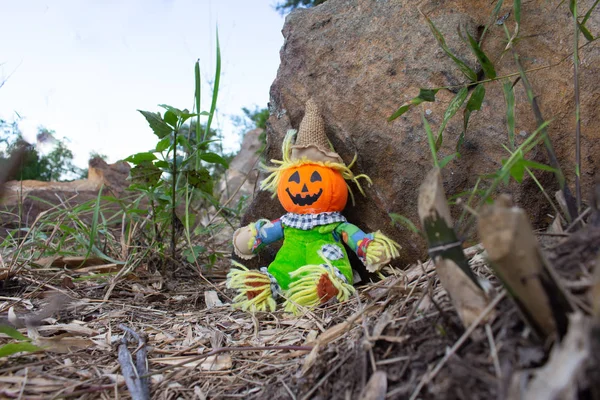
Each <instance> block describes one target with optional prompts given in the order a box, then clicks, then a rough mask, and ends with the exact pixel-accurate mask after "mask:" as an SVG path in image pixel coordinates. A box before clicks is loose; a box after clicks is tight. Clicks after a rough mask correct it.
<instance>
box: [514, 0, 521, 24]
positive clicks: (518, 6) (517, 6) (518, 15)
mask: <svg viewBox="0 0 600 400" xmlns="http://www.w3.org/2000/svg"><path fill="white" fill-rule="evenodd" d="M513 13H514V14H515V22H516V23H517V25H521V0H514V1H513ZM517 29H518V28H517Z"/></svg>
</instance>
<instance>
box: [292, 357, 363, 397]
mask: <svg viewBox="0 0 600 400" xmlns="http://www.w3.org/2000/svg"><path fill="white" fill-rule="evenodd" d="M351 355H352V353H350V354H348V355H347V356H346V357H344V359H343V360H342V361H340V363H339V364H338V365H336V366H335V367H333V368H332V369H331V370H330V371H329V372H328V373H327V374H325V376H324V377H323V378H321V379H320V380H319V382H317V384H316V385H315V386H314V387H313V388H312V389H311V390H309V391H308V393H306V394H305V395H304V396H302V399H301V400H308V399H310V398H311V396H312V394H313V393H314V392H316V391H317V389H318V388H319V387H321V385H322V384H323V383H325V381H326V380H327V378H329V377H330V376H331V374H333V373H334V372H335V371H337V370H338V369H340V367H341V366H342V365H344V364H346V361H348V359H349V358H350V356H351Z"/></svg>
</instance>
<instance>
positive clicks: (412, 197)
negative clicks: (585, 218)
mask: <svg viewBox="0 0 600 400" xmlns="http://www.w3.org/2000/svg"><path fill="white" fill-rule="evenodd" d="M578 3H579V5H580V9H581V10H584V12H585V11H587V9H589V7H590V6H591V3H592V1H580V2H578ZM494 5H495V3H492V2H482V1H474V0H470V1H469V0H457V1H429V2H425V3H421V5H420V8H421V10H422V11H423V12H424V13H426V14H427V15H429V16H430V18H431V19H432V20H433V21H434V23H435V24H436V26H437V27H438V29H439V30H440V31H441V32H442V33H443V34H444V36H445V38H446V41H447V43H448V45H449V47H450V48H451V49H452V51H453V52H454V53H455V54H457V55H458V57H459V58H461V59H463V60H464V61H466V62H467V63H468V64H469V65H471V66H472V67H474V68H478V67H477V63H476V62H475V59H474V58H473V55H472V54H471V52H470V50H469V48H468V47H467V46H466V45H465V44H464V42H463V41H462V40H461V39H460V38H459V36H458V33H457V30H458V28H459V27H462V29H463V31H464V30H467V31H469V32H470V33H471V34H473V35H475V36H476V37H478V36H479V35H480V32H481V31H482V27H483V26H484V25H486V24H487V23H488V22H489V18H490V15H491V13H492V8H493V7H494ZM511 7H512V4H508V5H507V6H506V7H504V8H503V9H502V10H501V11H500V14H499V15H501V16H502V15H505V14H506V13H507V12H509V11H510V10H511ZM508 21H509V22H508V24H509V28H510V30H511V31H512V29H513V25H514V22H512V21H513V19H512V17H511V18H510V19H509V20H508ZM521 25H522V26H521V28H520V32H521V33H520V36H521V37H522V39H521V40H520V41H519V42H518V43H517V45H516V50H517V52H518V53H519V54H520V55H521V60H522V62H523V64H524V65H525V68H527V69H534V68H539V67H544V66H548V65H553V64H557V63H558V64H557V65H554V66H552V67H550V68H545V69H538V70H536V71H535V72H530V73H529V74H528V76H529V77H530V80H531V82H532V85H533V89H534V91H535V94H536V95H537V96H538V101H539V102H540V105H541V108H542V113H543V115H544V117H545V118H546V119H552V123H551V125H550V136H551V138H552V141H553V144H554V146H555V149H556V153H557V155H558V158H559V161H560V162H561V165H562V166H563V168H564V170H565V174H566V175H567V178H568V181H569V183H570V184H571V185H572V183H573V179H574V174H575V173H574V172H575V171H574V154H575V121H574V120H575V117H574V116H575V112H574V95H573V65H572V59H571V58H570V57H569V54H570V53H571V52H572V48H573V45H572V38H573V23H572V21H571V17H570V14H569V10H568V4H567V3H563V4H561V5H560V7H558V8H557V7H556V4H554V3H553V4H550V3H547V2H543V1H530V2H524V3H523V10H522V24H521ZM587 25H588V27H589V28H590V29H591V31H592V32H594V34H598V33H600V13H598V12H594V13H592V16H591V18H590V20H589V21H588V23H587ZM283 35H284V37H285V43H284V45H283V47H282V49H281V65H280V68H279V71H278V74H277V78H276V80H275V82H274V83H273V85H272V87H271V92H270V96H271V100H270V109H271V114H272V115H271V117H270V119H269V124H268V130H267V135H268V150H267V155H266V158H267V159H272V158H277V159H280V157H281V154H280V151H281V150H280V148H281V141H282V138H283V136H284V134H285V132H286V130H287V129H288V128H290V127H294V128H297V127H298V125H299V123H300V121H301V119H302V116H303V113H304V103H305V102H306V100H307V99H308V98H309V97H313V98H315V100H316V101H317V103H318V104H319V105H320V107H321V109H322V112H323V117H324V119H325V123H326V126H327V133H328V135H329V138H330V139H331V142H332V143H333V145H334V147H335V148H336V150H337V151H338V153H340V154H341V156H342V157H343V158H344V160H346V162H349V161H350V160H351V159H352V157H353V155H354V154H355V153H356V154H358V162H357V164H356V167H355V171H356V172H358V173H366V174H368V175H369V176H370V177H371V178H372V179H373V185H372V186H371V187H370V188H368V189H367V198H362V197H361V196H360V195H358V196H356V198H357V204H356V206H355V207H352V206H348V207H347V210H346V215H347V216H348V218H349V219H350V221H351V222H354V223H356V224H357V225H359V226H360V227H362V228H363V229H365V230H367V231H374V230H378V229H381V230H383V231H384V232H386V233H388V234H390V235H391V236H392V237H394V238H395V239H396V240H398V241H399V242H400V243H401V244H402V246H403V247H404V252H403V257H402V259H401V260H400V262H399V264H400V265H401V264H403V263H408V262H414V261H415V260H416V259H417V258H420V257H424V252H423V251H424V248H425V246H424V243H423V240H422V239H421V238H420V237H419V236H417V235H415V234H412V233H411V232H410V231H409V230H407V229H405V228H402V227H392V226H391V225H390V218H389V216H388V213H390V212H394V213H398V214H402V215H404V216H406V217H408V218H410V219H411V220H412V221H413V222H415V224H417V225H418V217H417V206H416V203H417V190H418V187H419V185H420V184H421V181H422V179H423V177H424V175H425V174H426V173H427V171H428V170H429V169H430V168H431V167H432V160H431V154H430V151H429V148H428V144H427V139H426V135H425V131H424V129H423V126H422V121H421V110H420V109H418V108H417V109H414V110H411V111H409V112H408V113H406V114H405V115H404V116H402V117H400V118H398V119H396V120H395V121H393V122H391V123H390V122H387V118H388V117H389V116H390V115H391V114H392V113H393V112H394V111H395V110H396V109H397V108H398V107H399V106H400V105H401V104H402V103H404V102H405V101H407V100H409V99H410V98H412V97H414V96H416V95H417V94H418V92H419V88H426V87H440V86H452V85H457V84H461V83H464V82H465V78H464V76H463V75H462V74H461V72H460V71H459V70H458V69H457V68H456V66H455V65H454V64H453V62H452V61H451V60H450V59H449V58H448V57H447V56H446V55H445V53H444V52H443V51H442V50H441V49H440V47H439V46H438V44H437V42H436V40H435V38H434V37H433V35H432V34H431V32H430V31H429V28H428V26H427V24H426V22H425V20H424V18H423V17H422V16H421V15H420V14H419V12H418V10H417V6H416V4H415V2H414V1H410V0H394V1H391V0H389V1H386V0H380V1H373V0H329V1H327V2H326V3H324V4H323V5H321V6H318V7H314V8H311V9H299V10H296V11H294V12H292V13H291V14H290V15H289V16H288V17H287V18H286V22H285V25H284V28H283ZM583 42H584V40H583V38H582V44H583ZM505 45H506V40H505V34H504V31H503V29H502V28H501V27H500V26H497V25H492V26H491V28H490V30H489V31H488V33H487V34H486V37H485V40H484V42H483V48H484V50H485V51H486V52H487V54H488V55H489V56H490V58H491V59H492V60H494V62H495V63H496V70H497V72H498V76H502V75H506V74H514V73H515V72H517V69H516V67H515V65H514V62H513V57H512V55H511V54H510V52H508V53H505V54H502V50H503V49H504V47H505ZM580 53H581V54H580V56H581V60H582V65H581V70H580V85H581V121H582V123H581V125H582V157H581V158H582V185H583V188H584V199H585V198H586V196H587V192H588V189H589V187H590V184H591V181H592V179H593V176H594V174H595V169H596V165H595V163H597V162H598V161H597V160H598V155H599V151H600V142H599V141H598V139H599V137H600V133H599V132H600V131H598V129H597V126H598V125H599V123H600V121H599V114H598V113H597V112H596V108H597V102H598V99H599V98H600V80H599V79H598V76H599V75H598V72H599V71H598V69H599V68H600V49H599V47H598V46H597V45H596V44H591V45H588V46H586V47H584V48H583V49H582V50H581V52H580ZM561 60H562V62H561V63H559V62H560V61H561ZM511 79H512V80H513V81H514V79H515V75H512V76H511ZM486 89H487V95H486V98H485V102H484V104H483V107H482V109H481V111H479V112H475V113H474V114H473V115H472V117H471V122H470V126H469V130H468V133H467V140H466V143H465V146H464V148H463V151H462V158H461V159H460V160H457V161H454V162H452V163H450V164H449V165H448V166H447V167H446V168H445V170H444V180H445V182H444V183H445V187H446V190H447V193H448V195H453V194H458V193H460V192H462V191H464V190H468V189H469V188H472V187H473V186H474V185H475V182H476V180H477V178H478V177H479V176H480V175H482V174H486V173H490V172H493V171H496V170H497V169H498V168H499V167H500V166H501V159H502V158H506V156H507V153H506V151H505V150H504V149H503V147H502V145H503V144H507V143H508V140H507V133H506V132H507V130H506V122H505V104H504V97H503V93H502V88H501V84H500V83H499V82H492V83H488V84H487V85H486ZM456 90H457V89H454V91H456ZM515 91H516V99H517V109H516V118H517V126H516V132H517V133H519V134H520V135H518V136H519V138H518V140H519V141H522V140H523V139H524V138H525V137H526V136H527V135H529V134H531V133H532V132H533V131H534V130H535V128H536V124H535V121H534V118H533V114H532V111H531V107H530V106H529V105H528V103H527V99H526V96H525V93H524V90H523V88H522V85H521V83H518V84H517V85H516V86H515ZM453 95H454V94H453V93H452V92H450V91H447V90H446V91H440V92H439V93H438V95H437V101H436V102H435V103H424V107H423V108H424V109H425V110H426V112H425V114H426V116H427V119H428V120H429V122H430V124H431V125H432V127H433V129H434V130H435V129H437V128H438V127H439V125H440V122H441V119H442V116H443V114H444V111H445V109H446V107H447V105H448V103H449V101H450V100H451V99H452V97H453ZM461 129H462V113H461V112H459V113H458V114H457V116H456V117H455V118H454V120H453V121H452V122H451V123H450V124H449V125H448V127H447V128H446V133H445V137H444V139H445V140H444V146H443V148H442V149H441V151H440V157H442V156H445V155H448V154H451V153H453V152H454V148H455V146H456V141H457V137H458V135H459V134H460V132H461ZM533 156H534V157H535V159H536V160H538V161H542V162H547V161H546V158H545V157H546V155H545V150H544V149H543V148H542V147H539V148H538V149H536V150H535V151H534V154H533ZM539 176H540V179H541V182H542V184H543V185H544V187H545V189H546V190H547V191H548V192H550V193H552V192H553V191H554V190H556V184H555V180H554V178H553V176H552V175H551V174H548V173H543V174H539ZM507 190H509V191H510V192H512V193H513V196H514V197H515V200H516V201H517V203H519V204H520V205H522V206H524V207H525V208H526V209H527V210H528V211H529V213H530V215H531V216H532V219H533V222H534V223H535V224H537V225H538V226H539V225H540V224H544V223H546V220H545V218H546V214H547V212H548V211H549V210H550V209H549V208H548V204H547V202H546V201H545V200H544V198H543V197H542V195H541V194H540V191H539V189H537V188H536V187H535V185H534V183H533V182H532V181H531V179H526V180H525V182H524V183H523V184H522V185H511V186H510V187H509V188H508V189H507ZM282 213H283V210H282V209H281V207H280V206H279V205H278V204H277V200H272V199H271V198H270V196H269V194H266V193H261V194H259V195H258V196H257V197H256V198H255V200H254V202H253V204H252V205H251V207H250V208H249V211H248V214H247V215H246V217H245V221H249V220H254V219H256V218H259V217H263V218H264V217H267V218H276V217H278V216H280V215H281V214H282Z"/></svg>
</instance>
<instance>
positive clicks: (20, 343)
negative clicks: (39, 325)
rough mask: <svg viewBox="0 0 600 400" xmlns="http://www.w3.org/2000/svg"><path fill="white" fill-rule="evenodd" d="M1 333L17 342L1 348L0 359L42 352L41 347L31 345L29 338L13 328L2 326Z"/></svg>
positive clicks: (0, 327) (0, 326)
mask: <svg viewBox="0 0 600 400" xmlns="http://www.w3.org/2000/svg"><path fill="white" fill-rule="evenodd" d="M0 333H3V334H5V335H7V336H9V337H11V338H12V339H14V340H15V342H12V343H7V344H5V345H3V346H1V347H0V358H2V357H8V356H10V355H11V354H15V353H21V352H34V351H39V350H42V349H41V348H40V347H38V346H35V345H34V344H31V341H30V339H29V338H27V336H24V335H22V334H21V333H20V332H19V331H18V330H16V329H15V328H13V327H10V326H8V325H0Z"/></svg>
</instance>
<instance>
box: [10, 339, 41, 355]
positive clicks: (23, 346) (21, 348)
mask: <svg viewBox="0 0 600 400" xmlns="http://www.w3.org/2000/svg"><path fill="white" fill-rule="evenodd" d="M40 350H43V349H42V348H41V347H38V346H36V345H34V344H31V343H29V342H18V343H8V344H5V345H4V346H2V347H0V358H1V357H7V356H10V355H11V354H15V353H21V352H28V353H32V352H34V351H40Z"/></svg>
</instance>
